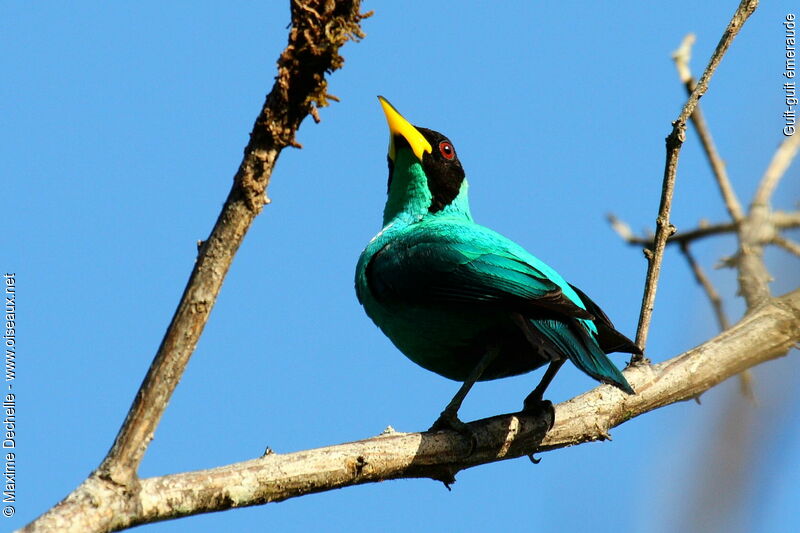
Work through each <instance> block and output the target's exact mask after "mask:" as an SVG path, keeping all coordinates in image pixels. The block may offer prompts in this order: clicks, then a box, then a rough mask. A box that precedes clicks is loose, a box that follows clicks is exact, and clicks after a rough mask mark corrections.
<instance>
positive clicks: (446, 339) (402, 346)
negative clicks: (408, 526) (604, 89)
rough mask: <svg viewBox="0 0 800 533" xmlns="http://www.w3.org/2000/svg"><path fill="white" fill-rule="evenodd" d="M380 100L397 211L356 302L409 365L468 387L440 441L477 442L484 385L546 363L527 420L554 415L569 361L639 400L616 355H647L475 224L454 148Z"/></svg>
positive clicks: (375, 242)
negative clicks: (552, 396) (546, 412)
mask: <svg viewBox="0 0 800 533" xmlns="http://www.w3.org/2000/svg"><path fill="white" fill-rule="evenodd" d="M378 98H379V100H380V103H381V106H382V107H383V111H384V113H385V115H386V120H387V122H388V123H389V131H390V142H389V154H388V161H389V185H388V199H387V200H386V206H385V207H384V210H383V229H381V231H380V232H379V233H378V234H377V235H376V236H375V237H373V239H372V240H371V241H370V242H369V244H368V245H367V247H366V249H365V250H364V252H363V253H362V254H361V257H360V258H359V260H358V265H357V267H356V278H355V285H356V294H357V296H358V300H359V302H361V304H362V305H363V306H364V310H365V311H366V313H367V315H369V317H370V318H371V319H372V320H373V321H374V322H375V324H376V325H377V326H378V327H379V328H380V329H381V330H382V331H383V332H384V333H385V334H386V336H387V337H389V339H391V341H392V342H393V343H394V345H395V346H397V348H398V349H399V350H400V351H401V352H403V353H404V354H405V355H406V356H407V357H408V358H409V359H411V360H412V361H414V362H415V363H417V364H418V365H420V366H422V367H423V368H426V369H428V370H430V371H432V372H436V373H437V374H440V375H442V376H444V377H446V378H450V379H453V380H456V381H462V382H464V383H463V385H462V386H461V388H460V390H459V391H458V393H457V394H456V395H455V397H454V398H453V400H452V401H451V402H450V403H449V404H448V405H447V407H446V408H445V410H444V411H442V414H441V416H440V417H439V419H438V420H437V421H436V422H435V423H434V425H433V427H432V428H431V429H442V428H451V429H455V430H458V431H460V432H462V433H467V434H470V430H469V429H468V428H467V427H466V425H465V424H464V423H463V422H461V421H460V420H459V419H458V409H459V407H460V406H461V403H462V401H463V400H464V397H465V396H466V394H467V392H469V389H470V388H471V387H472V385H473V384H474V383H475V382H476V381H485V380H492V379H498V378H504V377H507V376H514V375H517V374H522V373H525V372H530V371H531V370H534V369H536V368H539V367H540V366H543V365H544V364H546V363H549V366H548V368H547V371H546V372H545V374H544V377H543V378H542V380H541V382H540V383H539V385H537V386H536V388H535V389H534V390H533V392H531V393H530V395H528V397H527V398H526V399H525V402H524V407H523V408H524V409H525V410H539V409H541V408H542V407H544V406H550V404H549V402H545V401H544V400H543V395H544V391H545V389H546V388H547V386H548V385H549V384H550V381H551V380H552V379H553V377H554V376H555V374H556V372H558V369H559V368H560V367H561V365H562V364H564V362H565V361H566V360H567V359H569V360H571V361H572V363H573V364H575V366H577V367H578V368H580V369H581V370H582V371H583V372H585V373H586V374H588V375H589V376H591V377H593V378H595V379H596V380H599V381H602V382H604V383H609V384H611V385H614V386H616V387H619V388H620V389H622V390H623V391H625V392H627V393H629V394H633V392H634V391H633V389H632V388H631V386H630V384H629V383H628V381H627V380H626V379H625V376H623V375H622V373H621V372H620V371H619V370H618V369H617V367H616V366H615V365H614V363H612V362H611V360H610V359H609V358H608V357H607V356H606V354H607V353H611V352H628V353H641V352H640V350H639V348H638V347H637V346H636V345H635V344H634V343H633V342H631V341H630V340H629V339H628V338H627V337H625V336H624V335H622V334H621V333H619V332H618V331H617V330H616V329H614V326H613V325H612V324H611V321H610V320H609V319H608V317H607V316H606V315H605V314H604V313H603V311H601V310H600V308H599V307H598V306H597V305H596V304H595V303H594V302H593V301H592V300H590V299H589V297H588V296H586V294H584V293H583V292H582V291H581V290H579V289H578V288H577V287H575V286H573V285H570V284H569V283H567V282H566V281H565V280H564V278H562V277H561V276H560V275H559V274H558V273H557V272H556V271H555V270H553V269H552V268H550V267H549V266H547V265H546V264H545V263H543V262H542V261H540V260H539V259H537V258H536V257H534V256H533V255H531V254H530V253H528V252H527V251H525V250H524V249H523V248H522V247H521V246H519V245H518V244H516V243H515V242H513V241H511V240H510V239H507V238H506V237H503V236H502V235H500V234H498V233H496V232H494V231H492V230H490V229H488V228H485V227H483V226H480V225H478V224H476V223H475V222H473V220H472V215H471V214H470V209H469V200H468V198H467V180H466V179H465V175H464V170H463V168H462V166H461V163H460V162H459V160H458V156H457V155H456V151H455V148H454V147H453V144H452V143H451V142H450V140H449V139H448V138H447V137H445V136H444V135H442V134H441V133H438V132H436V131H433V130H429V129H426V128H421V127H415V126H413V125H411V123H410V122H408V121H407V120H406V119H405V118H403V116H402V115H400V113H398V112H397V110H396V109H395V108H394V107H393V106H392V105H391V104H390V103H389V102H388V101H387V100H386V99H385V98H383V97H380V96H379V97H378ZM473 443H474V437H473Z"/></svg>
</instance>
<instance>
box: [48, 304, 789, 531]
mask: <svg viewBox="0 0 800 533" xmlns="http://www.w3.org/2000/svg"><path fill="white" fill-rule="evenodd" d="M799 340H800V290H796V291H794V292H792V293H790V294H787V295H786V296H784V297H782V298H779V299H776V300H773V301H772V302H771V303H770V304H768V305H766V306H763V307H761V308H759V309H758V310H757V311H756V312H754V313H752V314H750V315H748V316H747V317H745V318H744V319H743V320H742V321H741V322H739V323H738V324H736V325H735V326H733V327H732V328H731V329H728V330H727V331H725V332H723V333H722V334H720V335H719V336H717V337H716V338H714V339H712V340H710V341H708V342H706V343H704V344H702V345H701V346H698V347H697V348H694V349H692V350H689V351H688V352H686V353H684V354H682V355H680V356H678V357H675V358H673V359H670V360H668V361H665V362H663V363H660V364H658V365H653V366H646V365H640V366H636V367H631V368H629V369H628V370H626V371H625V375H626V377H627V378H628V380H629V381H630V382H631V384H632V385H633V386H634V388H635V389H636V391H637V394H635V395H627V394H624V393H622V392H620V391H619V390H617V389H615V388H613V387H611V386H608V385H603V386H600V387H598V388H596V389H593V390H591V391H589V392H587V393H585V394H582V395H581V396H578V397H576V398H573V399H572V400H569V401H567V402H564V403H562V404H559V405H557V406H556V408H555V424H554V425H553V427H552V429H550V430H549V431H547V430H548V427H549V425H550V422H551V420H550V419H549V417H548V416H541V417H535V416H532V415H526V414H522V413H517V414H507V415H500V416H495V417H492V418H487V419H484V420H479V421H476V422H473V423H471V424H470V427H471V428H472V429H473V430H475V432H476V434H477V437H478V445H477V447H476V449H475V450H474V452H473V454H472V455H470V456H469V457H465V453H466V452H467V450H468V448H469V443H468V442H467V441H466V440H465V439H464V438H463V437H462V436H460V435H458V434H457V433H454V432H451V431H445V432H437V433H430V432H426V433H394V432H392V433H388V434H383V435H379V436H378V437H374V438H371V439H367V440H362V441H358V442H351V443H347V444H341V445H337V446H328V447H325V448H318V449H314V450H307V451H302V452H295V453H288V454H268V455H265V456H263V457H261V458H259V459H253V460H250V461H245V462H243V463H236V464H232V465H228V466H223V467H219V468H214V469H211V470H203V471H197V472H187V473H183V474H174V475H169V476H164V477H156V478H150V479H143V480H141V482H140V487H139V492H137V493H136V494H135V496H136V502H137V505H136V506H135V507H136V509H137V512H136V514H134V515H128V514H125V513H120V514H118V515H116V516H117V519H116V520H115V521H113V522H112V525H113V527H114V528H118V529H122V528H125V527H130V526H133V525H138V524H144V523H148V522H154V521H159V520H167V519H171V518H177V517H180V516H185V515H190V514H198V513H204V512H213V511H220V510H224V509H230V508H234V507H245V506H251V505H259V504H264V503H268V502H277V501H282V500H286V499H289V498H294V497H297V496H302V495H304V494H308V493H314V492H323V491H328V490H332V489H336V488H341V487H345V486H351V485H359V484H363V483H372V482H377V481H383V480H388V479H397V478H420V477H421V478H431V479H435V480H439V481H444V482H445V483H452V482H453V481H454V476H455V474H456V473H457V472H458V471H460V470H463V469H466V468H470V467H473V466H477V465H481V464H485V463H490V462H496V461H502V460H506V459H511V458H515V457H521V456H525V455H529V454H531V453H538V452H543V451H548V450H554V449H557V448H563V447H566V446H571V445H574V444H579V443H582V442H588V441H596V440H603V439H606V438H608V437H609V434H608V432H609V430H610V429H611V428H613V427H616V426H618V425H620V424H622V423H624V422H626V421H628V420H630V419H632V418H634V417H636V416H639V415H641V414H644V413H647V412H648V411H652V410H653V409H657V408H659V407H663V406H665V405H668V404H671V403H674V402H678V401H682V400H687V399H692V398H695V397H697V396H698V395H700V394H701V393H703V392H704V391H706V390H708V389H709V388H711V387H713V386H714V385H717V384H718V383H720V382H722V381H724V380H725V379H727V378H729V377H731V376H734V375H736V374H738V373H740V372H742V371H743V370H745V369H747V368H749V367H751V366H753V365H756V364H759V363H762V362H764V361H767V360H769V359H772V358H775V357H779V356H781V355H783V354H785V353H786V352H787V351H788V350H789V349H790V348H791V347H792V346H793V345H794V344H795V343H797V342H798V341H799ZM545 432H546V433H545ZM84 488H85V490H84V491H82V496H81V497H80V499H78V498H77V497H76V501H74V502H69V503H70V504H72V505H75V506H76V508H78V509H79V510H80V511H81V512H83V513H85V514H86V515H88V516H90V517H95V518H96V519H97V522H102V523H106V524H107V523H108V522H107V519H106V518H105V517H102V516H100V517H99V518H98V516H99V515H100V514H101V513H108V514H109V515H113V514H114V512H115V509H116V505H117V504H118V502H119V501H121V500H122V499H123V498H125V497H127V495H123V494H121V491H118V492H115V491H114V490H113V487H110V486H109V484H106V483H103V482H102V480H98V479H97V478H90V480H88V481H87V482H86V484H85V485H84ZM97 501H103V502H104V506H102V507H103V510H102V511H101V508H98V506H97V505H96V502H97ZM123 510H124V509H123ZM61 525H63V526H64V529H63V531H84V529H81V528H76V527H72V528H69V527H66V526H69V524H61ZM38 530H42V531H45V530H48V529H46V528H44V527H42V528H41V529H38ZM95 530H99V528H96V529H95ZM59 531H62V529H59Z"/></svg>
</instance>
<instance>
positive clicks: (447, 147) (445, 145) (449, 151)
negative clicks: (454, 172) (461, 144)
mask: <svg viewBox="0 0 800 533" xmlns="http://www.w3.org/2000/svg"><path fill="white" fill-rule="evenodd" d="M439 153H441V154H442V157H444V158H445V159H453V158H454V157H455V156H456V151H455V150H454V149H453V145H452V144H450V143H449V142H447V141H442V142H440V143H439Z"/></svg>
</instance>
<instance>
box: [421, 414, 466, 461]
mask: <svg viewBox="0 0 800 533" xmlns="http://www.w3.org/2000/svg"><path fill="white" fill-rule="evenodd" d="M448 429H449V430H452V431H455V432H456V433H458V434H459V435H461V436H463V437H465V438H467V439H469V452H468V453H467V457H469V456H470V455H472V453H473V452H474V451H475V449H476V448H477V447H478V435H477V433H475V430H473V429H472V428H471V427H470V426H469V424H466V423H464V422H462V421H461V420H459V418H458V415H456V414H455V413H450V412H448V411H447V410H445V411H442V414H441V415H439V418H437V419H436V422H434V423H433V425H432V426H431V427H430V429H429V430H428V431H442V430H448Z"/></svg>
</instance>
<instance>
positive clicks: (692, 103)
mask: <svg viewBox="0 0 800 533" xmlns="http://www.w3.org/2000/svg"><path fill="white" fill-rule="evenodd" d="M757 6H758V0H742V2H741V3H740V4H739V7H738V8H737V9H736V12H735V13H734V14H733V17H732V18H731V21H730V22H729V23H728V27H727V28H726V29H725V33H723V34H722V38H721V39H720V41H719V44H718V45H717V48H716V50H714V53H713V54H712V56H711V59H710V60H709V62H708V66H707V67H706V69H705V71H704V72H703V75H702V76H701V77H700V81H699V82H698V84H697V86H696V87H695V89H694V90H693V91H692V94H691V96H689V99H688V101H687V102H686V104H685V105H684V106H683V110H682V111H681V113H680V115H678V119H677V120H676V121H675V122H673V124H672V132H671V133H670V134H669V135H668V136H667V140H666V147H667V159H666V164H665V166H664V183H663V187H662V192H661V203H660V205H659V208H658V217H657V218H656V235H655V239H654V246H653V250H652V252H651V254H650V255H649V256H648V266H647V278H646V280H645V288H644V296H643V297H642V308H641V312H640V315H639V325H638V327H637V329H636V344H637V345H638V346H639V347H640V348H641V349H642V352H644V349H645V347H646V345H647V334H648V331H649V329H650V322H651V320H652V317H653V308H654V305H655V299H656V288H657V286H658V277H659V275H660V273H661V263H662V261H663V259H664V249H665V247H666V244H667V239H668V238H669V236H670V235H671V234H673V233H674V232H675V227H674V226H673V225H672V224H671V223H670V221H669V213H670V209H671V207H672V195H673V192H674V190H675V174H676V172H677V169H678V156H679V154H680V150H681V146H682V145H683V141H684V140H685V138H686V121H687V120H688V118H689V117H690V116H691V114H692V113H693V112H694V109H695V107H696V106H697V102H698V101H699V99H700V97H701V96H703V95H704V94H705V92H706V91H707V90H708V84H709V82H710V81H711V77H712V76H713V74H714V71H715V70H716V68H717V66H718V65H719V63H720V61H722V57H723V56H724V55H725V52H726V51H727V50H728V48H729V47H730V45H731V43H732V42H733V39H734V38H735V37H736V35H737V34H738V33H739V30H740V29H741V28H742V25H743V24H744V23H745V21H747V19H748V18H749V17H750V15H751V14H752V13H753V12H754V11H755V10H756V7H757ZM643 360H644V355H634V356H633V357H632V358H631V364H636V363H639V362H641V361H643Z"/></svg>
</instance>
